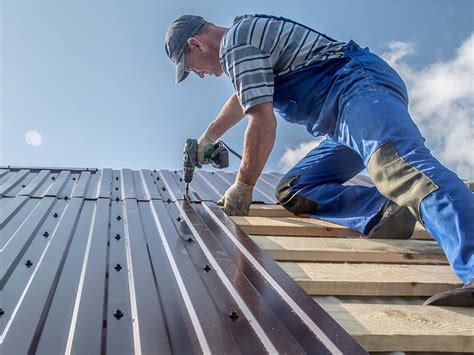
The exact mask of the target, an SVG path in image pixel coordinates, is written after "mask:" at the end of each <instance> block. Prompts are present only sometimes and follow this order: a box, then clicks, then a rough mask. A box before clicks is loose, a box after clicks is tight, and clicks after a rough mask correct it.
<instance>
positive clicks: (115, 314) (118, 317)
mask: <svg viewBox="0 0 474 355" xmlns="http://www.w3.org/2000/svg"><path fill="white" fill-rule="evenodd" d="M114 317H115V318H116V319H120V318H122V317H123V312H122V310H121V309H120V308H117V309H116V310H115V312H114Z"/></svg>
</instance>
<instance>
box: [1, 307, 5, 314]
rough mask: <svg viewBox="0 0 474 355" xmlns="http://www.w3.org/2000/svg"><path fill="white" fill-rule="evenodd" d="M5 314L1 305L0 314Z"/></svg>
mask: <svg viewBox="0 0 474 355" xmlns="http://www.w3.org/2000/svg"><path fill="white" fill-rule="evenodd" d="M4 314H5V311H4V310H3V308H2V307H0V316H3V315H4Z"/></svg>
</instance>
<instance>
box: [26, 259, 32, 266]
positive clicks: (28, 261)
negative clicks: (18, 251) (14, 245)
mask: <svg viewBox="0 0 474 355" xmlns="http://www.w3.org/2000/svg"><path fill="white" fill-rule="evenodd" d="M25 265H26V267H31V266H33V263H32V262H31V260H30V259H28V260H27V261H26V263H25Z"/></svg>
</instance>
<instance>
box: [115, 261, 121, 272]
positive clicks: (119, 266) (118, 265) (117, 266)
mask: <svg viewBox="0 0 474 355" xmlns="http://www.w3.org/2000/svg"><path fill="white" fill-rule="evenodd" d="M114 269H115V270H117V271H120V270H122V265H120V264H118V263H117V264H116V265H115V267H114Z"/></svg>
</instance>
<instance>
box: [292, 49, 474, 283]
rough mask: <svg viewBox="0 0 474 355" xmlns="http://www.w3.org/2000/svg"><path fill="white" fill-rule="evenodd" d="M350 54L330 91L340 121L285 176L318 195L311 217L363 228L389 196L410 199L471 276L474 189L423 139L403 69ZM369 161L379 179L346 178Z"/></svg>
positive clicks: (308, 195) (452, 259)
mask: <svg viewBox="0 0 474 355" xmlns="http://www.w3.org/2000/svg"><path fill="white" fill-rule="evenodd" d="M348 55H350V57H351V59H350V61H349V62H348V63H347V64H346V65H344V66H343V67H342V68H340V69H339V70H338V73H337V78H335V80H334V81H333V82H334V84H333V86H332V87H331V90H332V91H334V92H337V98H336V99H334V98H332V99H331V101H332V102H335V104H334V105H333V106H332V108H331V110H332V115H333V116H334V117H336V118H335V120H336V121H335V122H336V123H335V124H334V127H333V128H332V130H331V131H328V132H323V133H326V134H327V138H326V139H325V140H324V141H323V142H322V143H321V144H320V145H319V146H318V147H316V148H314V149H313V150H312V151H310V152H309V153H308V154H307V155H306V156H305V157H304V158H303V159H302V160H301V161H299V162H298V163H297V164H296V166H294V167H293V168H292V169H291V170H290V171H288V172H287V173H286V174H285V177H284V179H286V178H292V177H295V179H294V180H292V182H291V188H290V192H291V194H298V195H301V196H303V197H305V199H307V200H310V201H313V202H315V204H316V206H317V209H316V212H314V214H312V215H311V217H313V218H317V219H321V220H324V221H328V222H333V223H337V224H341V225H344V226H346V227H348V228H351V229H353V230H355V231H357V232H359V233H361V234H363V235H367V234H368V232H369V231H370V229H371V228H372V227H373V225H374V221H375V220H376V219H378V218H380V213H381V211H382V210H383V208H384V207H385V206H386V205H387V204H388V202H389V200H394V201H395V202H396V203H397V204H399V205H406V206H407V207H410V209H411V210H412V211H413V213H414V214H415V216H416V217H417V218H418V219H419V221H420V222H421V223H422V224H423V225H424V227H425V228H426V229H427V231H428V232H429V233H430V234H431V235H432V236H433V238H434V239H435V240H436V241H437V242H438V243H439V245H440V246H441V248H442V249H443V251H444V252H445V254H446V256H447V258H448V261H449V264H450V265H451V268H452V270H453V271H454V273H456V275H457V276H458V277H459V278H460V279H461V281H462V282H463V283H467V282H469V281H470V280H472V279H473V278H474V197H473V195H472V193H471V192H470V191H469V189H468V188H467V187H466V186H465V184H464V183H463V182H462V181H461V180H460V179H459V178H458V177H457V176H456V174H454V173H453V172H452V171H450V170H448V169H447V168H446V167H444V166H443V165H442V164H441V163H440V162H439V161H438V160H436V159H435V158H434V157H433V156H432V155H431V153H430V151H429V150H428V148H426V146H425V145H424V138H423V137H422V135H421V133H420V132H419V130H418V128H417V127H416V125H415V124H414V122H413V120H412V119H411V117H410V115H409V113H408V109H407V106H408V95H407V91H406V87H405V85H404V83H403V81H402V80H401V78H400V77H399V76H398V74H396V73H395V72H394V71H393V69H392V68H390V66H388V64H386V63H385V62H384V61H383V60H382V59H380V58H379V57H377V56H376V55H374V54H372V53H370V52H369V51H368V50H367V49H366V50H361V49H360V48H359V49H357V50H355V51H354V52H352V53H349V54H348ZM335 85H338V86H337V87H335ZM295 90H296V89H295ZM305 90H307V88H305ZM323 111H324V109H323ZM315 135H316V134H315ZM366 167H367V170H368V172H369V176H370V177H371V178H372V180H373V181H374V182H375V187H364V186H345V185H343V183H345V182H346V181H347V180H349V179H350V178H352V177H354V176H355V175H356V174H358V173H359V172H361V171H362V170H363V169H364V168H366ZM399 180H401V181H403V183H400V184H398V185H397V181H399ZM420 181H421V183H420ZM420 184H424V185H423V186H424V187H421V188H420V187H419V185H420Z"/></svg>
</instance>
